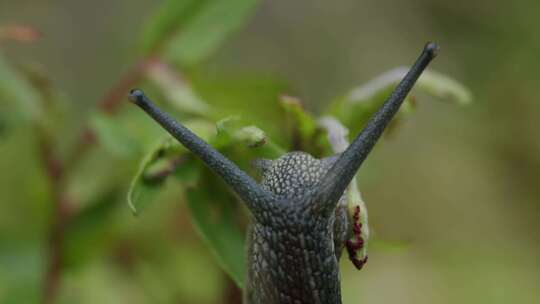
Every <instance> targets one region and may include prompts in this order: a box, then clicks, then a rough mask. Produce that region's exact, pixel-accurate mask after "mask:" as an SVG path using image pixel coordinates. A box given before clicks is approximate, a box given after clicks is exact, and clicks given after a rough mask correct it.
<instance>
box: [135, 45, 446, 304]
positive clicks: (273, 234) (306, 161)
mask: <svg viewBox="0 0 540 304" xmlns="http://www.w3.org/2000/svg"><path fill="white" fill-rule="evenodd" d="M437 51H438V46H437V45H436V44H434V43H428V44H426V46H425V47H424V50H423V51H422V53H421V55H420V56H419V58H418V59H417V60H416V62H415V63H414V65H413V66H412V67H411V69H410V70H409V72H408V73H407V75H405V77H404V78H403V80H401V82H400V83H399V84H398V85H397V87H396V89H395V90H394V92H393V93H392V94H391V95H390V97H389V98H388V99H387V100H386V102H385V103H384V104H383V105H382V106H381V108H380V109H379V110H378V111H377V113H375V114H374V116H373V117H372V118H371V119H370V120H369V122H368V123H367V125H366V126H365V128H364V129H363V130H362V131H361V132H360V134H358V135H357V137H356V138H355V139H354V141H353V142H352V143H351V144H350V145H349V146H348V147H347V149H346V150H345V151H343V152H342V153H341V154H339V155H337V156H334V157H329V158H323V159H316V158H314V157H312V156H311V155H309V154H307V153H303V152H291V153H287V154H285V155H283V156H281V157H280V158H278V159H276V160H259V161H257V162H256V166H257V167H258V168H259V169H260V171H261V173H262V181H261V183H260V184H259V183H257V182H256V181H255V180H254V179H253V178H251V177H250V176H249V175H247V174H246V173H245V172H244V171H242V170H241V169H240V168H238V166H236V165H235V164H234V163H233V162H231V161H230V160H229V159H227V158H226V157H225V156H223V155H222V154H221V153H220V152H219V151H217V150H215V149H214V148H212V147H211V146H210V145H208V144H207V143H206V142H204V141H203V140H202V139H200V138H199V137H198V136H197V135H195V134H193V133H192V132H191V131H190V130H189V129H187V128H185V127H184V126H183V125H182V124H180V123H179V122H177V121H176V120H174V119H173V118H172V117H170V116H169V115H168V114H166V113H164V112H162V111H161V110H160V109H159V108H158V107H156V106H155V105H154V104H153V103H152V102H151V101H150V100H149V99H148V97H146V95H144V93H143V92H142V91H141V90H132V91H131V92H130V94H129V99H130V100H131V101H132V102H134V103H135V104H136V105H138V106H139V107H141V108H142V109H143V110H144V111H145V112H146V113H147V114H149V115H150V116H151V117H152V118H153V119H154V120H155V121H156V122H158V123H159V124H160V125H161V126H162V127H163V128H164V129H165V130H167V131H168V132H169V133H170V134H171V135H172V136H173V137H175V138H176V139H177V140H178V141H179V142H180V143H181V144H183V145H184V146H185V147H186V148H187V149H189V150H190V151H191V152H193V153H194V154H195V155H197V156H198V157H199V158H200V159H201V160H202V161H203V162H204V163H205V164H206V165H207V166H208V167H209V168H210V169H212V170H213V171H214V172H215V173H216V174H217V175H219V176H220V177H221V178H222V179H223V180H224V181H225V183H226V184H228V186H229V187H230V188H231V190H233V191H234V192H235V193H236V194H237V195H238V196H239V197H240V199H241V200H242V201H243V202H244V203H245V205H246V207H247V208H248V210H249V211H250V215H251V218H252V223H251V226H250V229H249V232H248V260H247V266H248V267H247V269H248V272H247V274H246V276H247V280H246V289H245V293H244V294H245V296H244V301H245V303H246V304H286V303H291V304H340V303H341V291H340V275H339V274H340V272H339V265H338V260H339V256H340V255H341V251H342V249H343V248H344V246H345V243H347V249H348V250H354V249H355V248H356V249H357V248H358V246H361V245H362V244H361V242H359V243H354V244H352V243H349V242H346V240H347V238H348V236H349V234H350V233H351V231H349V230H351V229H350V228H349V227H350V226H353V229H352V230H353V232H354V233H358V230H359V229H360V227H358V226H355V225H350V224H349V223H348V217H347V212H346V210H345V209H344V208H343V206H342V204H340V201H341V199H342V195H343V193H344V191H345V190H346V188H347V186H348V185H349V183H350V182H351V180H352V179H353V178H354V176H355V174H356V172H357V170H358V169H359V168H360V165H361V164H362V162H363V161H364V160H365V158H366V157H367V156H368V154H369V153H370V151H371V149H372V148H373V146H374V145H375V144H376V142H377V140H378V139H379V138H380V136H381V135H382V133H383V131H384V129H385V128H386V126H387V125H388V124H389V122H390V121H391V119H392V118H393V117H394V115H395V114H396V113H397V111H398V110H399V107H400V106H401V104H402V103H403V100H404V99H405V97H406V96H407V94H408V93H409V91H410V90H411V88H412V87H413V85H414V84H415V82H416V80H417V79H418V77H419V76H420V75H421V74H422V72H423V71H424V69H425V68H426V66H427V65H428V64H429V62H430V61H431V60H432V59H433V58H434V57H435V56H436V54H437ZM354 216H355V217H357V216H358V214H355V215H354ZM349 245H351V246H349ZM353 262H355V265H356V266H357V267H358V268H361V266H362V265H363V264H364V263H365V260H356V261H353Z"/></svg>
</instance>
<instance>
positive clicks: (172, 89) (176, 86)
mask: <svg viewBox="0 0 540 304" xmlns="http://www.w3.org/2000/svg"><path fill="white" fill-rule="evenodd" d="M147 75H148V78H149V79H150V81H152V82H153V83H154V84H155V85H156V86H157V87H159V89H160V91H161V92H163V94H164V95H165V100H166V101H167V102H168V103H169V104H171V106H173V107H174V108H176V109H177V110H178V111H180V112H182V113H189V114H194V115H199V116H202V117H206V118H210V117H212V115H211V114H212V113H211V112H212V108H210V107H209V106H208V104H207V103H206V102H205V101H204V100H202V99H201V97H200V96H199V95H198V94H197V93H196V92H195V91H194V90H193V88H192V87H191V86H190V85H188V83H186V81H185V80H184V79H183V78H182V76H181V75H180V73H179V72H177V71H175V70H174V68H172V67H171V66H169V65H167V64H165V63H162V62H156V63H154V64H152V65H150V67H149V69H148V70H147Z"/></svg>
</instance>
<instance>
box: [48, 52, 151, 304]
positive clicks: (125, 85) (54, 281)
mask: <svg viewBox="0 0 540 304" xmlns="http://www.w3.org/2000/svg"><path fill="white" fill-rule="evenodd" d="M154 62H156V59H154V58H152V57H148V58H144V59H142V60H140V61H138V62H137V63H136V64H135V65H134V66H133V67H132V68H131V69H129V70H128V72H126V73H125V74H124V75H123V76H122V77H121V78H120V80H119V81H118V82H117V83H116V85H114V86H113V87H112V88H111V89H110V90H109V91H108V92H107V93H106V94H105V96H104V97H103V98H102V99H101V100H100V101H99V102H98V103H97V107H98V108H99V109H100V110H101V111H103V112H104V113H108V114H111V115H112V114H115V113H116V111H117V110H118V108H119V107H120V105H121V104H122V102H123V101H124V100H125V98H124V96H126V95H127V92H128V91H129V89H131V87H133V86H134V85H136V84H137V83H138V82H139V81H140V80H141V78H142V76H143V75H144V72H145V71H146V69H147V68H148V66H149V65H151V64H153V63H154ZM40 135H41V138H40V143H39V144H40V150H41V151H40V152H41V159H42V163H43V167H44V171H45V173H46V175H47V177H48V180H49V183H50V186H51V195H52V199H53V202H54V204H55V206H54V209H53V215H52V222H51V231H50V234H49V240H48V249H47V250H48V261H47V262H48V263H47V269H46V272H45V276H44V281H43V298H42V303H44V304H51V303H54V302H55V301H56V298H57V296H58V290H59V288H60V278H61V273H62V267H63V265H62V263H63V257H62V247H63V244H64V239H65V230H66V225H67V223H68V222H69V220H70V219H71V218H73V216H74V215H75V214H74V212H73V211H74V208H75V207H76V205H77V204H76V202H74V201H72V200H71V199H70V198H69V197H68V196H67V194H66V191H65V189H64V179H65V174H64V173H65V172H66V171H69V168H71V166H72V165H74V164H76V163H77V162H78V161H79V160H80V159H82V158H83V156H84V155H85V153H86V152H87V151H88V150H89V148H90V147H91V146H92V145H93V144H94V143H95V134H94V132H93V131H92V130H91V129H90V128H89V127H88V126H86V127H84V129H83V131H82V132H81V134H80V135H79V139H78V140H77V142H76V143H75V146H74V148H73V149H72V151H73V152H72V155H71V156H69V157H67V159H66V160H65V161H64V162H62V161H61V160H60V159H59V158H58V157H57V155H55V152H54V144H53V143H52V142H51V140H50V137H49V136H47V134H44V133H43V132H41V134H40Z"/></svg>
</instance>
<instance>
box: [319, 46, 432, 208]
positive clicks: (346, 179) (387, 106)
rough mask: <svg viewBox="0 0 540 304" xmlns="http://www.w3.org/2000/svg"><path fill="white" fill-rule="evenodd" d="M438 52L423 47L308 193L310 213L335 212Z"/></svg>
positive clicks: (430, 47)
mask: <svg viewBox="0 0 540 304" xmlns="http://www.w3.org/2000/svg"><path fill="white" fill-rule="evenodd" d="M438 51H439V46H438V45H437V44H435V43H432V42H430V43H427V44H426V46H425V47H424V50H423V51H422V53H421V54H420V56H419V57H418V59H417V60H416V62H415V63H414V65H413V66H412V67H411V69H410V70H409V72H408V73H407V74H406V75H405V77H404V78H403V79H402V80H401V82H400V83H399V84H398V85H397V87H396V88H395V89H394V91H393V92H392V94H391V95H390V97H388V99H387V100H386V101H385V103H384V104H383V105H382V106H381V108H380V109H379V110H378V111H377V112H376V113H375V114H374V115H373V117H371V119H370V120H369V121H368V123H367V125H366V127H365V128H364V129H363V130H362V131H361V132H360V134H358V136H357V137H356V139H355V140H354V141H353V142H352V143H351V144H350V145H349V147H348V148H347V149H346V150H345V151H344V152H343V153H342V154H341V156H340V157H339V158H338V160H336V162H335V163H334V165H333V166H332V167H331V168H330V170H328V172H327V173H326V175H325V176H324V177H323V179H322V180H321V181H320V183H319V184H318V186H317V188H316V189H315V191H314V193H313V194H312V195H313V197H312V199H311V201H313V202H315V206H312V208H314V210H318V212H322V213H323V214H328V213H329V212H331V211H333V210H334V209H335V207H336V204H337V202H338V200H339V198H340V197H341V195H342V194H343V192H344V191H345V189H346V188H347V186H348V185H349V183H350V182H351V180H352V179H353V177H354V175H355V174H356V171H358V169H359V168H360V166H361V165H362V162H363V161H364V160H365V159H366V157H367V156H368V154H369V152H370V151H371V149H373V146H375V144H376V143H377V141H378V139H379V138H380V137H381V135H382V133H383V131H384V129H385V128H386V127H387V126H388V124H389V123H390V121H391V120H392V118H393V117H394V116H395V114H396V113H397V112H398V110H399V107H400V106H401V104H402V103H403V100H404V99H405V97H406V96H407V94H408V93H409V92H410V91H411V89H412V87H413V86H414V84H415V83H416V81H417V80H418V78H419V77H420V75H421V74H422V72H423V71H424V69H425V68H426V67H427V66H428V64H429V63H430V62H431V60H433V58H435V56H437V53H438Z"/></svg>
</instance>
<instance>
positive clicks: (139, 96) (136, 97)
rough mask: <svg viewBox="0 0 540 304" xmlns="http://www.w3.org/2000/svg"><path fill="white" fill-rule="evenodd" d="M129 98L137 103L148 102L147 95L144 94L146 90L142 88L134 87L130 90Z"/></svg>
mask: <svg viewBox="0 0 540 304" xmlns="http://www.w3.org/2000/svg"><path fill="white" fill-rule="evenodd" d="M128 99H129V101H131V102H133V103H134V104H136V105H141V104H143V103H147V102H148V100H147V98H146V95H144V92H143V91H142V90H141V89H132V90H131V91H129V94H128Z"/></svg>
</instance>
